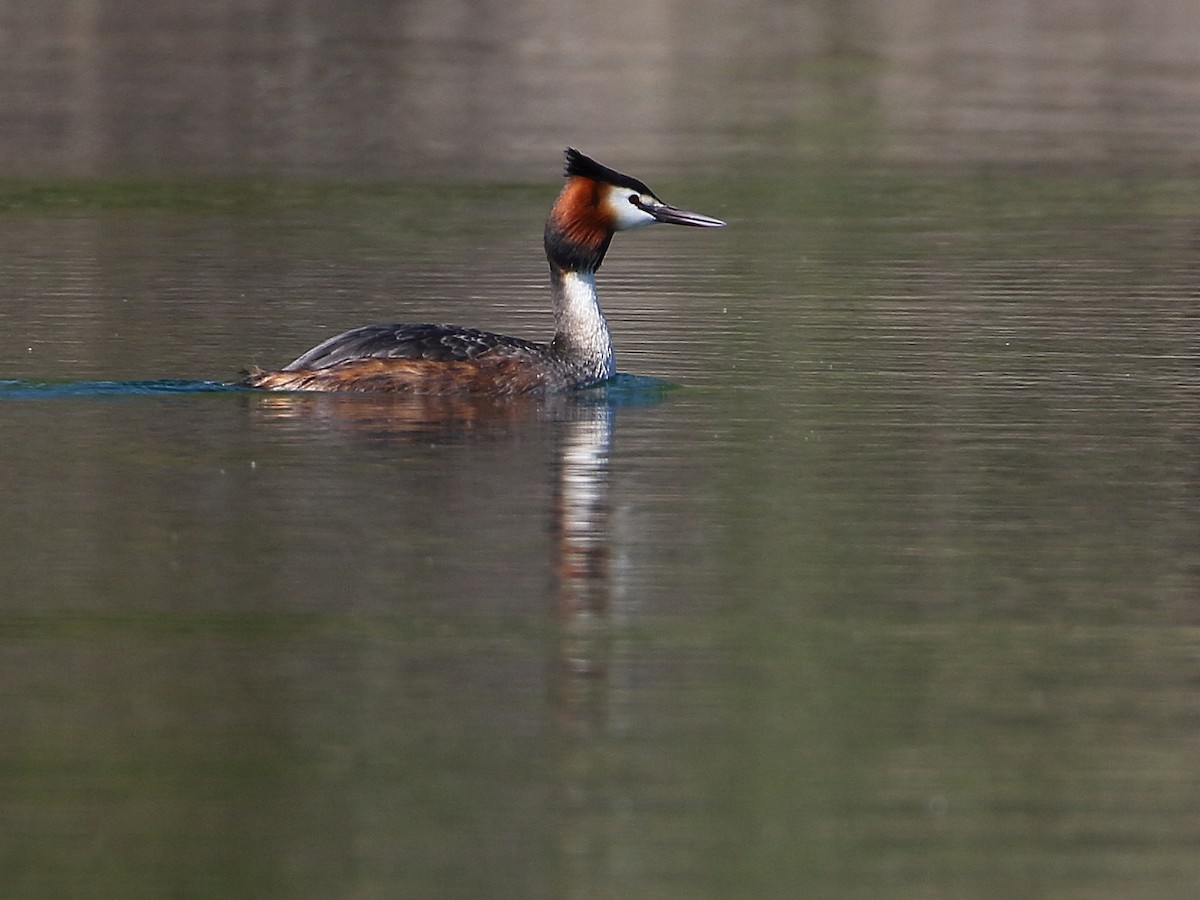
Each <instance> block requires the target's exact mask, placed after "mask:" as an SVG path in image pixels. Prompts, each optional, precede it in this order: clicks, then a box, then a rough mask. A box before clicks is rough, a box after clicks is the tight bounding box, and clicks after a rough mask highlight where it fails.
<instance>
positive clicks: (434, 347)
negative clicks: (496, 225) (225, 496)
mask: <svg viewBox="0 0 1200 900" xmlns="http://www.w3.org/2000/svg"><path fill="white" fill-rule="evenodd" d="M566 159H567V166H566V176H567V184H566V186H565V187H564V188H563V190H562V192H561V193H560V194H559V196H558V199H557V200H556V201H555V204H554V207H553V208H552V209H551V211H550V216H549V218H548V219H547V220H546V232H545V245H546V259H547V261H548V262H549V264H550V286H551V294H552V300H553V304H554V338H553V340H551V341H549V342H548V343H540V342H537V341H528V340H524V339H521V338H515V337H509V336H507V335H502V334H496V333H494V332H490V331H481V330H479V329H476V328H463V327H459V326H455V325H432V324H419V325H407V324H400V325H368V326H365V327H363V328H355V329H353V330H351V331H347V332H345V333H344V334H339V335H337V336H336V337H332V338H330V339H329V340H327V341H324V342H323V343H321V344H318V345H317V346H316V347H314V348H312V349H311V350H309V351H308V352H307V353H305V354H303V355H302V356H300V357H298V358H297V359H295V360H293V361H292V362H290V363H288V364H287V365H286V366H284V367H283V368H282V369H279V370H276V371H264V370H259V371H255V372H251V373H250V374H248V375H247V376H246V377H245V379H244V380H243V381H242V382H241V383H242V384H243V385H245V386H247V387H254V388H263V389H266V390H277V391H391V392H402V393H414V394H449V393H457V392H469V393H482V394H498V395H500V394H525V393H538V392H548V391H563V390H571V389H573V388H580V387H587V386H588V385H591V384H595V383H597V382H600V381H603V380H604V379H606V378H609V377H611V376H612V375H613V374H614V373H615V371H616V367H615V362H614V358H613V348H612V339H611V336H610V335H609V330H608V323H607V322H606V321H605V318H604V313H603V312H602V311H601V309H600V303H599V299H598V298H597V296H596V279H595V273H596V270H597V269H598V268H599V267H600V263H601V262H602V261H603V259H604V254H605V252H606V251H607V250H608V245H609V243H610V242H611V241H612V237H613V234H614V233H616V232H617V231H622V230H625V229H628V228H636V227H639V226H641V225H649V224H652V223H654V222H668V223H671V224H677V225H693V226H702V227H705V226H706V227H716V226H720V225H724V224H725V223H724V222H721V221H720V220H719V219H712V218H709V217H708V216H701V215H699V214H698V213H691V212H687V211H686V210H680V209H676V208H675V207H672V206H668V205H667V204H665V203H663V202H662V201H661V200H659V199H658V198H657V197H655V196H654V194H653V193H652V192H651V191H650V189H649V188H647V187H646V185H644V184H643V183H642V182H640V181H637V180H636V179H633V178H630V177H629V176H627V175H622V174H621V173H619V172H616V171H614V170H612V169H609V168H606V167H605V166H602V165H600V164H599V163H597V162H595V161H594V160H592V159H589V158H588V157H586V156H584V155H583V154H581V153H579V152H578V151H575V150H571V149H568V150H567V153H566Z"/></svg>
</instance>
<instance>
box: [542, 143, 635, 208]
mask: <svg viewBox="0 0 1200 900" xmlns="http://www.w3.org/2000/svg"><path fill="white" fill-rule="evenodd" d="M565 156H566V160H567V166H566V170H565V172H564V174H565V175H566V176H567V177H568V178H571V177H572V176H578V177H580V178H590V179H592V180H593V181H600V182H603V183H604V184H612V185H616V186H617V187H624V188H629V189H630V190H633V191H637V192H638V193H639V194H649V195H650V196H652V197H653V196H654V191H652V190H650V188H648V187H646V185H645V182H641V181H638V180H637V179H636V178H631V177H630V176H628V175H622V174H621V173H620V172H618V171H617V170H616V169H610V168H609V167H608V166H602V165H600V163H598V162H596V161H595V160H594V159H592V158H591V157H590V156H584V155H583V154H582V153H580V152H579V151H578V150H576V149H575V148H574V147H568V148H567V150H566V153H565Z"/></svg>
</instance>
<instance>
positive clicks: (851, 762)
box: [0, 170, 1200, 897]
mask: <svg viewBox="0 0 1200 900" xmlns="http://www.w3.org/2000/svg"><path fill="white" fill-rule="evenodd" d="M771 184H772V182H771V180H770V179H763V180H761V181H756V182H754V183H752V184H746V185H740V184H735V185H734V187H733V189H732V190H729V191H728V193H727V194H726V193H724V192H723V191H722V189H721V188H720V187H718V186H716V185H713V184H709V183H700V184H698V185H696V186H695V187H693V188H692V190H691V191H688V190H687V189H686V186H683V185H681V186H679V188H678V189H676V190H674V191H672V193H671V194H670V195H669V196H672V197H675V196H678V197H680V198H681V199H680V202H683V199H682V198H683V197H687V198H688V199H687V202H688V203H689V204H690V205H694V206H696V207H697V208H700V209H705V210H708V211H712V212H714V213H717V214H722V215H727V216H728V217H729V218H730V219H731V221H732V224H731V227H730V228H729V229H727V230H726V232H724V233H722V235H721V236H720V237H719V238H718V239H716V240H711V241H705V242H702V241H700V240H698V239H697V236H696V235H695V234H693V233H691V232H682V231H679V232H664V233H654V234H648V235H646V236H644V239H643V240H639V238H642V237H643V236H642V235H636V236H632V237H630V236H622V238H621V239H619V240H618V242H617V244H616V245H615V246H614V248H613V252H612V254H611V257H612V258H611V260H610V262H609V263H607V264H606V266H605V271H604V272H603V273H602V278H601V290H602V294H603V296H604V297H605V298H606V301H607V307H608V310H609V313H610V318H611V320H612V322H613V328H614V332H615V335H616V341H617V347H618V356H619V362H620V365H621V368H622V370H623V371H625V372H633V373H637V374H642V375H654V376H658V377H662V378H665V379H667V380H668V381H670V382H672V383H674V384H676V385H678V387H677V388H676V389H674V390H668V391H665V392H663V391H661V390H659V389H656V390H655V391H652V392H650V393H649V394H646V393H645V392H639V391H634V394H633V397H632V398H630V397H629V396H628V395H622V394H621V393H620V392H619V391H618V392H616V393H614V394H613V395H612V396H605V395H603V394H600V395H594V394H593V395H587V396H585V397H582V398H568V399H559V400H554V401H532V402H518V403H500V404H492V403H453V404H433V405H431V404H427V403H420V404H414V403H412V402H405V401H401V400H396V399H392V398H388V399H374V398H356V397H349V398H336V397H324V398H322V397H317V398H312V397H271V396H264V395H260V394H256V393H253V392H245V391H221V390H215V391H214V390H211V388H219V384H217V383H216V382H219V381H220V380H221V379H224V378H229V377H233V376H234V375H235V374H236V372H237V370H238V368H240V367H241V366H242V365H244V364H246V363H247V362H249V361H261V360H264V359H271V360H274V359H284V358H287V357H288V356H289V355H290V354H292V353H294V352H298V350H300V349H303V347H304V346H306V345H307V344H308V343H311V342H313V341H315V340H317V339H319V338H320V337H321V336H322V335H323V334H325V333H327V332H329V331H331V330H333V329H335V328H340V327H343V326H348V325H350V324H353V323H355V322H360V321H361V322H365V321H373V320H386V319H391V318H396V319H404V318H409V319H411V318H414V317H417V318H420V317H424V316H432V317H433V318H436V319H451V320H453V319H459V320H461V319H463V318H466V317H468V316H469V317H470V319H471V320H472V321H475V322H480V323H482V324H487V325H491V326H493V327H497V328H504V329H505V330H509V331H518V332H521V333H532V334H537V333H540V331H541V329H542V328H544V323H545V321H546V318H547V317H546V314H545V312H544V310H543V309H542V306H543V301H542V298H541V294H540V291H541V290H542V288H541V284H540V282H541V272H540V271H539V270H540V264H539V261H538V259H537V253H536V246H537V241H536V237H537V222H538V220H539V219H540V216H541V214H542V209H543V207H544V206H545V204H546V202H547V199H548V196H543V195H549V194H550V193H552V190H553V188H552V187H548V189H546V190H537V189H533V188H530V189H520V190H516V191H514V190H510V189H501V190H495V189H491V188H479V189H476V188H473V187H470V186H466V187H461V188H451V187H447V188H446V189H445V191H444V194H443V195H444V196H449V197H452V198H453V203H452V206H451V209H452V210H454V211H452V212H450V213H447V214H446V218H445V219H443V220H441V221H439V222H436V223H435V224H434V225H433V226H432V227H431V229H430V230H429V231H428V232H427V233H424V234H422V233H421V232H419V231H418V232H414V233H412V234H408V233H405V234H404V235H403V237H402V240H403V241H404V261H403V264H402V265H398V264H397V261H396V259H394V258H393V256H394V252H393V251H395V250H396V248H395V247H393V246H392V243H393V241H397V240H400V239H401V238H399V237H398V236H397V233H396V232H394V231H392V230H389V228H390V226H389V223H390V222H391V219H392V215H391V213H392V210H391V206H392V203H391V202H389V203H379V202H377V201H376V200H375V199H374V198H373V197H363V198H361V199H360V200H359V201H358V202H349V203H347V202H346V201H345V196H344V195H339V202H338V203H337V204H335V205H329V204H324V203H315V204H310V203H308V202H305V203H304V204H302V205H293V204H290V203H284V204H280V205H277V206H271V205H268V208H267V209H266V210H265V211H263V212H260V211H256V210H255V209H253V208H250V207H246V208H244V209H239V210H237V211H236V212H235V213H232V214H231V213H227V212H214V211H212V210H207V209H204V210H201V211H199V212H197V211H196V210H195V209H194V208H193V207H191V205H190V204H189V208H188V209H180V210H172V209H169V208H168V209H166V210H164V209H163V207H162V206H160V205H158V204H153V205H152V208H150V209H146V210H140V209H139V208H138V207H137V206H134V207H130V208H128V209H124V208H123V209H119V210H114V209H112V208H111V207H110V205H109V203H108V202H107V201H105V200H102V199H101V200H96V199H94V198H93V199H91V200H88V199H86V198H85V199H84V200H83V201H81V202H80V203H79V204H75V203H72V204H71V205H70V208H65V209H64V208H63V207H62V206H61V205H58V204H49V205H47V206H46V207H45V208H43V209H41V210H36V211H31V210H24V211H21V212H20V213H19V214H16V213H13V214H10V215H9V217H8V218H7V219H5V220H0V228H2V229H3V230H4V231H5V232H6V243H7V245H8V246H9V247H10V248H11V249H10V259H11V258H12V255H11V254H15V255H16V256H17V259H18V263H20V255H21V254H22V253H24V254H26V255H27V257H26V261H25V262H24V263H23V264H20V265H18V266H17V267H16V269H17V271H18V273H19V274H18V275H17V277H16V278H15V279H14V278H10V279H9V283H8V284H9V287H8V291H9V296H8V297H7V298H6V303H5V307H4V310H5V311H4V314H3V318H4V322H3V325H4V328H5V333H6V334H7V335H9V340H10V341H16V342H18V350H19V349H20V346H19V345H20V344H25V345H27V346H28V347H30V348H32V349H31V350H30V351H29V352H26V353H24V354H22V353H20V352H15V353H14V352H9V353H8V354H6V358H5V360H4V361H3V364H2V365H0V377H3V378H6V379H9V381H8V382H6V383H5V384H4V386H3V389H0V421H2V422H3V429H4V433H5V435H6V438H7V439H6V440H5V441H4V442H3V446H2V447H0V468H2V470H3V471H4V472H5V473H6V476H5V481H6V508H7V510H8V515H7V516H6V517H5V521H4V524H3V526H0V542H2V544H3V546H4V547H5V554H4V562H3V574H2V578H3V583H4V584H5V585H7V586H8V587H7V589H6V591H5V599H4V602H3V609H2V610H0V665H2V666H3V669H4V672H5V677H4V679H3V684H4V687H3V689H2V693H3V697H2V701H0V709H3V713H2V717H3V728H4V732H5V734H6V735H8V736H9V739H8V741H6V743H5V748H4V750H3V751H2V767H0V773H2V774H0V777H2V778H3V781H4V786H5V787H4V796H5V801H4V804H3V810H4V814H3V819H2V821H3V829H4V838H5V841H4V844H5V847H6V849H5V850H4V853H3V857H2V860H3V862H2V865H3V871H4V878H5V882H6V883H7V884H9V885H10V886H12V887H13V889H14V890H16V891H17V892H18V893H20V894H21V895H22V896H27V897H37V896H58V895H61V893H62V892H64V891H68V892H69V891H73V890H76V889H79V888H80V886H81V885H85V886H86V887H87V890H88V891H89V893H90V894H91V895H93V896H123V897H125V896H161V895H163V894H166V893H171V894H175V895H180V896H210V895H228V894H252V895H255V896H330V895H335V896H342V895H350V894H353V895H360V894H366V895H375V894H379V895H403V896H562V895H564V894H580V895H584V896H587V895H601V896H607V895H614V896H615V895H621V896H659V895H662V896H680V895H686V896H745V895H748V894H749V895H755V896H792V895H793V891H794V888H795V886H796V885H797V884H803V885H805V892H806V893H807V894H809V895H812V896H831V897H833V896H836V897H854V896H862V897H867V896H879V895H880V894H887V895H889V896H922V897H924V896H931V895H933V896H943V895H944V896H978V897H1001V896H1004V897H1009V896H1013V895H1014V894H1021V895H1057V894H1065V895H1072V894H1074V895H1087V894H1092V895H1095V894H1102V895H1107V896H1147V897H1149V896H1155V897H1163V896H1184V895H1186V893H1187V891H1188V890H1189V887H1188V886H1189V885H1191V884H1193V883H1194V878H1195V875H1196V869H1195V862H1194V854H1193V853H1192V850H1191V848H1192V846H1193V845H1194V844H1195V842H1196V840H1197V838H1200V834H1197V829H1196V825H1195V820H1194V815H1193V810H1194V806H1195V803H1194V801H1195V796H1194V790H1193V787H1192V784H1193V780H1194V779H1193V777H1192V776H1193V772H1194V762H1195V760H1194V753H1193V752H1192V748H1193V745H1194V740H1193V738H1194V728H1193V725H1192V722H1191V718H1192V717H1191V709H1192V706H1193V702H1192V697H1191V694H1192V687H1193V684H1194V680H1195V677H1196V672H1197V661H1198V656H1197V647H1200V643H1198V640H1200V638H1198V632H1197V630H1196V626H1197V615H1196V612H1195V606H1194V600H1195V597H1196V596H1197V587H1198V584H1197V579H1198V578H1200V568H1198V567H1197V562H1198V557H1197V553H1196V549H1195V548H1196V546H1197V543H1196V538H1197V536H1198V535H1200V522H1198V520H1197V514H1196V509H1197V508H1200V507H1198V505H1197V502H1196V501H1197V495H1196V491H1197V485H1196V480H1195V473H1196V469H1195V464H1194V452H1193V450H1194V446H1195V439H1196V435H1197V427H1198V417H1197V414H1196V412H1195V409H1196V406H1195V398H1196V389H1197V388H1196V381H1195V379H1196V374H1195V368H1194V363H1193V362H1192V356H1191V354H1192V353H1193V350H1194V346H1195V343H1194V324H1195V318H1194V313H1193V311H1192V308H1191V307H1192V300H1193V299H1194V295H1193V293H1192V291H1193V288H1194V286H1195V285H1194V278H1195V270H1194V267H1193V264H1192V262H1191V260H1190V253H1189V251H1188V246H1189V243H1188V242H1189V240H1190V238H1189V237H1188V234H1189V232H1188V228H1187V227H1186V218H1185V217H1184V215H1183V213H1182V211H1181V210H1180V209H1179V208H1178V207H1179V206H1181V205H1186V203H1185V201H1186V198H1187V197H1188V196H1190V195H1191V194H1193V193H1194V192H1195V186H1194V185H1192V184H1191V183H1189V182H1186V181H1182V182H1173V183H1171V184H1170V185H1167V184H1163V183H1160V182H1159V181H1157V180H1155V179H1146V180H1144V181H1135V182H1132V183H1130V184H1128V185H1127V190H1126V192H1125V193H1124V194H1122V195H1120V196H1116V195H1114V193H1113V191H1112V189H1111V185H1110V183H1109V181H1108V180H1107V179H1103V178H1097V179H1096V180H1094V181H1089V178H1088V177H1085V176H1080V175H1077V174H1073V175H1070V176H1066V177H1064V176H1062V175H1059V174H1056V173H1053V172H1049V173H1044V174H1043V175H1040V176H1032V175H1028V174H1021V175H1018V176H1014V177H1012V178H1007V177H1002V176H997V175H994V174H989V175H988V176H987V177H986V178H982V179H981V178H979V177H977V176H973V175H970V174H964V175H962V176H960V177H956V178H948V177H945V176H939V177H937V178H935V179H929V178H927V177H926V176H924V175H922V174H920V173H906V172H904V171H902V170H895V171H891V172H888V173H886V178H885V177H884V175H881V174H879V173H875V174H873V175H868V176H867V177H864V179H863V180H862V181H861V183H856V182H854V181H852V180H849V179H846V180H823V179H820V178H792V177H789V176H785V175H782V174H780V175H778V176H776V180H775V182H774V188H772V187H771ZM280 190H282V188H280ZM84 193H85V194H86V192H84ZM96 193H97V196H99V197H101V198H102V197H104V196H105V195H106V193H107V191H106V189H104V188H99V189H97V191H96ZM220 193H221V190H218V191H217V195H218V196H219V195H220ZM313 193H314V191H310V190H308V189H306V190H305V194H306V195H307V196H309V197H311V196H312V194H313ZM693 196H694V197H696V198H698V199H697V201H696V202H694V203H693V200H692V198H693ZM1045 196H1049V197H1051V198H1052V202H1050V203H1048V205H1045V206H1043V205H1042V202H1041V200H1040V198H1042V197H1045ZM514 198H515V201H514ZM396 203H397V205H399V206H401V207H402V208H401V210H400V211H399V212H398V213H397V216H396V218H397V219H398V220H400V221H401V222H402V221H403V220H404V218H405V216H406V215H410V214H411V211H410V212H409V213H406V212H405V211H404V208H403V206H404V204H403V202H401V201H398V200H397V201H396ZM80 207H81V208H80ZM130 212H133V213H135V215H130V214H129V213H130ZM460 216H461V217H468V218H469V219H470V227H467V228H463V229H459V228H457V227H455V221H456V220H457V217H460ZM515 223H520V224H521V226H522V227H521V228H520V229H518V228H517V227H516V224H515ZM397 227H402V226H397ZM524 232H530V234H525V233H524ZM702 237H708V236H706V235H705V236H702ZM46 246H52V247H54V248H55V249H54V251H53V252H49V253H47V252H44V251H43V250H41V249H40V248H44V247H46ZM385 251H388V252H386V253H385ZM518 251H520V252H518ZM467 253H473V254H476V255H477V257H481V258H482V260H483V263H484V265H483V266H482V268H484V269H486V270H487V272H488V276H489V284H495V285H496V292H495V294H494V295H493V294H492V293H489V294H488V297H487V299H485V298H483V297H480V298H479V299H478V300H472V301H470V302H467V303H463V302H462V301H461V300H453V299H447V300H442V301H440V305H438V304H439V301H437V300H436V299H434V300H426V299H423V298H422V297H420V296H416V297H414V296H413V295H414V289H413V288H414V285H406V284H403V283H397V282H396V279H400V280H401V281H402V280H403V279H405V278H422V277H427V278H428V277H432V278H435V279H438V280H435V281H433V282H432V283H431V284H426V285H420V284H417V285H415V287H418V288H420V287H424V288H425V289H426V292H427V295H429V294H433V293H435V292H436V293H437V294H439V295H441V296H444V297H446V298H457V297H461V296H464V295H470V294H471V292H472V291H474V290H477V289H478V288H477V286H476V284H475V282H474V281H473V280H472V279H473V274H470V277H467V278H464V276H463V274H462V272H461V268H460V267H459V266H457V265H456V261H457V260H459V259H461V258H462V257H463V255H464V254H467ZM264 265H265V266H266V273H265V274H264V272H263V271H262V267H263V266H264ZM281 284H283V285H285V286H286V291H281V289H280V285H281ZM14 285H18V286H19V287H14ZM164 286H168V287H169V289H170V290H169V291H168V293H167V295H166V296H163V290H164ZM280 294H286V296H279V295H280ZM467 307H470V308H469V309H468V308H467ZM124 378H127V379H129V380H128V381H126V380H122V379H124ZM164 378H165V379H184V380H176V381H158V380H154V379H164ZM89 379H90V380H89ZM138 379H142V380H138ZM186 379H195V380H194V381H189V380H186Z"/></svg>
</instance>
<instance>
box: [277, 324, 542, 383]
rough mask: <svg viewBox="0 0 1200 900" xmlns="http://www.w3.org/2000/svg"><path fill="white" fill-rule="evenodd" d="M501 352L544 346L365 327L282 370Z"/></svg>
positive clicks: (414, 328)
mask: <svg viewBox="0 0 1200 900" xmlns="http://www.w3.org/2000/svg"><path fill="white" fill-rule="evenodd" d="M497 348H503V349H505V350H508V351H518V352H519V351H522V350H527V351H530V352H533V353H538V352H541V353H544V352H545V351H546V347H545V345H542V344H537V343H535V342H533V341H524V340H521V339H520V338H513V337H507V336H506V335H502V334H493V333H492V332H490V331H479V330H477V329H474V328H459V327H456V326H451V325H367V326H365V327H363V328H355V329H353V330H352V331H347V332H345V333H344V334H339V335H337V336H336V337H332V338H330V339H329V340H327V341H324V342H323V343H321V344H318V345H317V346H316V347H313V348H312V349H311V350H309V351H308V352H307V353H305V354H304V355H303V356H301V357H299V358H298V359H295V360H293V361H292V362H290V363H288V364H287V365H286V366H284V367H283V371H285V372H294V371H297V370H299V369H328V368H331V367H333V366H338V365H341V364H343V363H347V362H351V361H354V360H363V359H412V360H428V361H431V362H463V361H469V360H473V359H476V358H478V357H480V356H482V355H483V354H485V353H487V352H489V351H491V350H495V349H497Z"/></svg>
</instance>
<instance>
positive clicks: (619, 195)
mask: <svg viewBox="0 0 1200 900" xmlns="http://www.w3.org/2000/svg"><path fill="white" fill-rule="evenodd" d="M630 197H638V195H637V194H635V193H633V192H632V191H630V190H629V189H628V188H624V189H621V188H614V189H613V190H612V191H610V192H609V195H608V203H609V206H611V207H612V210H613V218H614V220H615V225H616V230H617V231H626V230H628V229H630V228H641V227H642V226H643V225H653V224H654V222H656V221H657V220H656V219H655V218H654V216H652V215H650V213H648V212H646V211H645V210H641V209H638V208H637V207H636V206H634V205H633V203H632V202H631V201H630V199H629V198H630ZM638 199H640V200H642V201H643V202H646V203H652V202H654V201H653V200H650V199H649V198H641V197H639V198H638Z"/></svg>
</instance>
